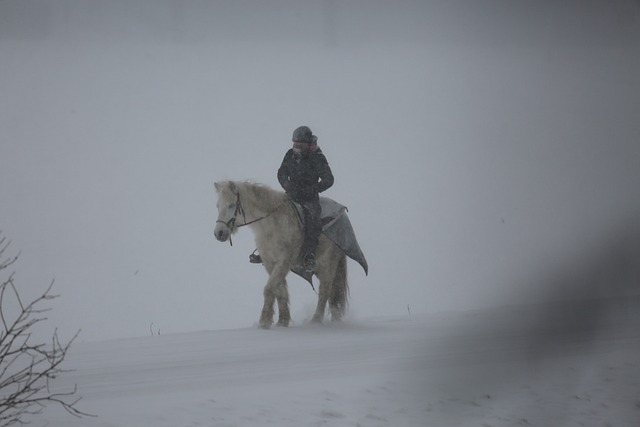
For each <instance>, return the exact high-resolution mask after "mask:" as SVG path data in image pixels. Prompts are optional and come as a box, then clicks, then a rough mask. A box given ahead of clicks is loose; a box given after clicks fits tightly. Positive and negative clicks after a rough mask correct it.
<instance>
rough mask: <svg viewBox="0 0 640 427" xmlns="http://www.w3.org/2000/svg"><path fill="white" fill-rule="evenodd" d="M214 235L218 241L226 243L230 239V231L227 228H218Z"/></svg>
mask: <svg viewBox="0 0 640 427" xmlns="http://www.w3.org/2000/svg"><path fill="white" fill-rule="evenodd" d="M213 235H214V236H215V237H216V239H218V241H220V242H226V241H227V239H228V238H229V230H227V229H226V228H225V227H220V226H216V228H215V229H214V230H213Z"/></svg>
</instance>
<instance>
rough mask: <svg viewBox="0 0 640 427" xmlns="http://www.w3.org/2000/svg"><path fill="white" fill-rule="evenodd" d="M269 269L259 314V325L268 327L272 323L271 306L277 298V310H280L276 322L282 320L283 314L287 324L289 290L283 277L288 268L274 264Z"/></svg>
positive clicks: (272, 306) (288, 316)
mask: <svg viewBox="0 0 640 427" xmlns="http://www.w3.org/2000/svg"><path fill="white" fill-rule="evenodd" d="M270 270H271V271H269V280H267V284H266V285H265V287H264V305H263V307H262V314H261V315H260V326H261V327H263V328H269V327H271V325H272V324H273V308H274V304H275V301H276V299H277V300H278V310H279V311H280V316H279V317H280V320H279V322H278V323H279V324H280V323H281V322H284V320H283V316H285V317H284V318H285V319H286V325H285V326H287V325H288V324H289V319H290V315H289V292H288V290H287V285H286V282H285V279H284V278H285V276H286V275H287V272H288V271H289V269H288V268H287V267H286V266H284V265H276V266H275V267H273V268H271V269H270ZM285 313H286V314H285Z"/></svg>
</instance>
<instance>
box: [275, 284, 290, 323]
mask: <svg viewBox="0 0 640 427" xmlns="http://www.w3.org/2000/svg"><path fill="white" fill-rule="evenodd" d="M276 301H278V326H285V327H286V326H289V322H290V321H291V313H290V312H289V288H288V287H287V280H286V279H282V282H280V284H279V285H278V286H277V290H276Z"/></svg>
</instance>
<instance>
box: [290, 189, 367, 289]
mask: <svg viewBox="0 0 640 427" xmlns="http://www.w3.org/2000/svg"><path fill="white" fill-rule="evenodd" d="M292 203H293V202H292ZM293 205H294V206H295V208H296V211H297V212H298V220H299V221H300V223H301V224H302V223H303V222H304V221H303V218H304V214H303V212H302V206H300V205H299V204H298V203H293ZM320 207H321V208H322V214H321V224H322V234H324V235H325V236H326V237H328V238H329V240H331V241H332V242H333V243H335V244H336V246H338V247H339V248H340V249H342V250H343V251H344V253H345V255H346V256H348V257H349V258H351V259H352V260H354V261H356V262H357V263H358V264H360V266H362V268H363V270H364V273H365V274H369V265H368V264H367V260H366V259H365V257H364V254H363V253H362V250H361V249H360V245H359V244H358V240H357V239H356V234H355V232H354V231H353V227H352V226H351V221H349V216H348V215H347V211H348V209H347V207H346V206H344V205H341V204H340V203H338V202H336V201H334V200H332V199H329V198H328V197H320ZM291 271H293V272H294V273H296V274H297V275H299V276H301V277H302V278H304V279H305V280H307V281H308V282H309V283H311V284H312V285H313V282H312V280H311V279H312V277H313V274H312V273H309V272H308V271H306V270H304V269H299V268H295V267H294V268H292V269H291Z"/></svg>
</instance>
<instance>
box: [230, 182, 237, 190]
mask: <svg viewBox="0 0 640 427" xmlns="http://www.w3.org/2000/svg"><path fill="white" fill-rule="evenodd" d="M229 190H231V191H233V192H234V193H235V192H236V191H237V189H236V183H235V182H233V181H229Z"/></svg>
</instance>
